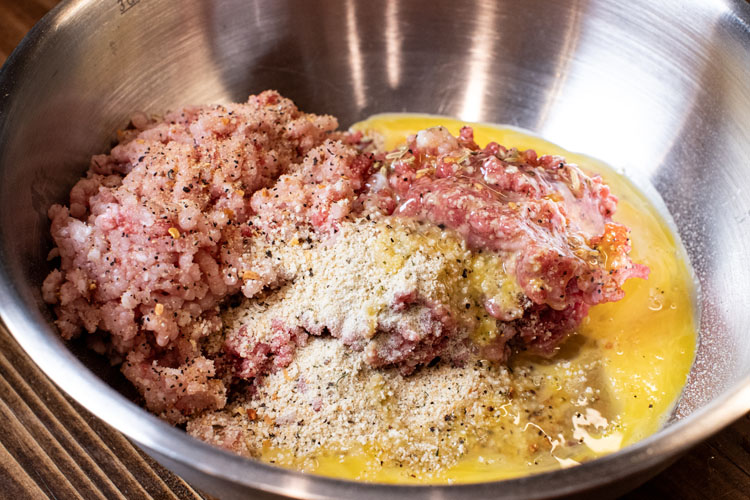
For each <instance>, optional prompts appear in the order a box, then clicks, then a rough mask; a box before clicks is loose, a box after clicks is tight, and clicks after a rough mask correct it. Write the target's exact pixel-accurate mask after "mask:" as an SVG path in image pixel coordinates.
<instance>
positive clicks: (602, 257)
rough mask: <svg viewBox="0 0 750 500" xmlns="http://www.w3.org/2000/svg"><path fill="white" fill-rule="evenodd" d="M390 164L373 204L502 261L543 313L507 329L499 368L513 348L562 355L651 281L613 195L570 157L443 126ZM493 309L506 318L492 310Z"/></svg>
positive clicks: (496, 353)
mask: <svg viewBox="0 0 750 500" xmlns="http://www.w3.org/2000/svg"><path fill="white" fill-rule="evenodd" d="M384 159H385V160H386V161H389V162H390V167H391V168H390V169H389V175H388V177H387V181H388V183H387V185H386V184H385V183H384V182H382V181H378V180H371V181H369V182H368V186H375V185H378V186H379V188H378V189H375V190H372V189H371V190H370V191H369V192H367V193H365V194H364V195H363V199H364V200H366V201H365V204H369V205H370V206H377V207H381V209H383V208H382V207H386V208H385V209H384V210H386V211H387V213H389V214H392V215H395V216H404V217H416V218H419V219H422V220H426V221H429V222H432V223H435V224H442V225H445V226H447V227H449V228H452V229H454V230H456V231H458V233H460V234H461V235H462V236H463V237H464V238H465V239H466V241H467V242H468V244H469V245H470V246H471V247H472V248H475V249H482V250H490V251H495V252H499V253H500V254H502V255H503V256H504V258H505V261H506V263H508V270H509V271H510V272H511V274H513V275H514V276H515V278H516V281H517V282H518V283H519V284H520V286H521V287H522V289H523V290H524V293H525V294H526V296H527V297H528V298H529V299H530V300H531V301H532V302H533V303H534V304H535V305H536V306H535V307H532V308H530V309H528V311H527V314H526V315H525V316H524V317H523V318H521V319H519V320H516V321H512V322H510V323H508V324H507V325H505V330H506V334H505V335H503V336H501V337H500V338H499V339H498V344H499V345H496V346H492V347H490V348H489V349H486V353H485V354H486V355H487V356H488V357H490V358H491V359H505V358H506V357H507V353H508V352H509V351H508V350H507V349H504V348H503V346H504V345H505V344H506V343H509V342H510V344H512V345H516V346H519V347H522V348H531V349H534V350H536V351H538V352H540V353H542V354H551V353H553V352H554V348H555V347H556V346H557V345H558V344H559V343H560V342H561V341H562V340H563V339H564V338H565V337H566V336H567V335H568V334H569V333H570V332H572V331H573V330H575V328H576V327H577V326H578V324H579V323H580V322H581V320H582V319H583V318H584V317H585V316H586V314H587V312H588V308H589V307H590V306H592V305H596V304H600V303H604V302H612V301H617V300H620V299H621V298H622V297H623V295H624V292H623V290H622V285H623V283H624V282H625V281H626V280H627V279H629V278H647V277H648V268H647V267H646V266H643V265H640V264H635V263H633V262H632V261H631V260H630V258H629V257H628V252H629V251H630V241H629V239H628V230H627V228H625V227H623V226H622V225H620V224H617V223H615V222H613V221H612V215H613V214H614V211H615V208H616V206H617V199H616V198H615V197H614V195H612V194H611V193H610V190H609V187H608V186H607V185H605V184H604V183H603V182H602V179H601V178H600V177H599V176H594V177H589V176H588V175H586V174H585V173H584V172H583V171H581V169H580V168H578V167H577V166H576V165H572V164H569V163H567V162H566V161H565V159H564V158H562V157H559V156H551V155H545V156H541V157H538V156H537V154H536V153H535V152H534V151H533V150H526V151H517V150H515V149H511V150H507V149H506V148H505V147H503V146H501V145H498V144H496V143H490V144H488V145H487V146H486V147H485V148H484V149H481V148H479V146H477V144H476V143H475V142H474V139H473V131H472V129H471V128H470V127H464V128H463V129H462V130H461V133H460V135H459V137H453V136H452V135H451V134H450V133H449V132H448V131H447V130H446V129H444V128H442V127H436V128H432V129H428V130H423V131H421V132H419V133H418V134H417V135H415V136H413V137H411V138H410V139H409V141H408V143H407V145H406V146H405V147H404V148H402V150H401V151H400V152H395V154H394V153H391V154H389V155H386V156H385V157H384ZM486 309H487V311H488V313H489V314H490V315H492V316H494V317H496V318H498V319H499V320H505V319H506V318H505V317H504V316H503V313H502V311H496V310H495V309H494V308H493V307H492V304H486ZM501 353H502V354H501Z"/></svg>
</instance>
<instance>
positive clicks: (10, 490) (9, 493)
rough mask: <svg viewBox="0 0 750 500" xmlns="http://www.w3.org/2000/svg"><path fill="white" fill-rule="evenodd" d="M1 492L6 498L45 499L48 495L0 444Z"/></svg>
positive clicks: (0, 443)
mask: <svg viewBox="0 0 750 500" xmlns="http://www.w3.org/2000/svg"><path fill="white" fill-rule="evenodd" d="M0 491H2V492H3V495H4V496H6V498H19V499H20V498H43V497H45V496H47V494H46V493H45V492H44V491H43V490H42V489H41V488H40V487H39V485H37V484H36V483H35V482H34V481H32V480H31V477H29V475H28V474H26V471H25V470H23V468H22V467H21V464H19V463H18V461H16V459H15V457H13V455H11V454H10V452H9V451H8V450H7V448H5V446H4V445H3V444H2V442H0Z"/></svg>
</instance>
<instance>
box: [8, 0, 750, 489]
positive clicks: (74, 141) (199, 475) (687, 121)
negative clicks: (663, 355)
mask: <svg viewBox="0 0 750 500" xmlns="http://www.w3.org/2000/svg"><path fill="white" fill-rule="evenodd" d="M266 88H276V89H278V90H279V91H281V92H282V93H283V94H284V95H287V96H289V97H291V98H293V99H294V100H295V101H296V102H297V103H298V104H299V105H300V106H301V107H302V108H303V109H305V110H309V111H316V112H328V113H332V114H335V115H337V116H338V117H339V118H340V119H341V122H342V124H343V125H347V124H349V123H351V122H353V121H356V120H358V119H361V118H363V117H365V116H367V115H369V114H371V113H375V112H382V111H413V112H431V113H442V114H449V115H455V116H458V117H461V118H463V119H466V120H482V121H491V122H501V123H510V124H514V125H518V126H521V127H525V128H528V129H531V130H533V131H535V132H538V133H539V134H541V135H542V136H544V137H546V138H548V139H550V140H552V141H554V142H557V143H559V144H561V145H563V146H564V147H566V148H568V149H571V150H577V151H582V152H586V153H588V154H590V155H593V156H597V157H599V158H601V159H603V160H605V161H607V162H609V163H610V164H612V165H615V166H617V167H622V168H624V169H626V171H628V172H629V173H630V175H631V176H633V177H634V178H636V179H637V180H641V181H650V182H651V183H652V184H653V185H654V186H655V187H656V190H657V191H658V192H659V193H660V194H661V196H662V197H663V199H664V201H665V203H666V205H667V207H668V208H669V210H670V211H671V213H672V214H673V216H674V218H675V221H676V225H677V227H678V229H679V232H680V235H681V236H682V238H683V240H684V242H685V244H686V246H687V250H688V253H689V255H690V257H691V259H692V262H693V264H694V266H695V269H696V272H697V277H698V280H699V282H700V286H701V290H702V301H701V306H700V309H701V344H700V349H699V352H698V358H697V361H696V363H695V366H694V368H693V370H692V372H691V376H690V380H689V383H688V387H687V389H686V391H685V394H684V396H683V398H682V401H681V402H680V404H679V406H678V408H677V410H676V412H675V416H674V418H673V419H672V421H671V422H670V423H669V425H668V426H667V427H666V428H665V429H663V430H662V431H661V432H659V433H658V434H656V435H654V436H652V437H650V438H648V439H646V440H644V441H642V442H640V443H638V444H636V445H634V446H631V447H629V448H627V449H625V450H623V451H621V452H619V453H616V454H614V455H610V456H608V457H606V458H602V459H599V460H595V461H593V462H590V463H586V464H584V465H581V466H579V467H575V468H572V469H568V470H563V471H557V472H550V473H545V474H541V475H537V476H531V477H525V478H521V479H514V480H509V481H503V482H501V483H482V484H474V485H463V486H445V487H415V486H410V487H406V486H385V485H369V484H362V483H354V482H347V481H338V480H332V479H324V478H320V477H315V476H311V475H305V474H300V473H296V472H290V471H287V470H282V469H278V468H275V467H271V466H269V465H265V464H261V463H257V462H254V461H251V460H246V459H243V458H240V457H236V456H231V455H229V454H227V453H224V452H223V451H220V450H218V449H214V448H212V447H210V446H208V445H205V444H203V443H200V442H198V441H195V440H193V439H192V438H190V437H188V436H187V435H185V434H184V433H182V432H180V431H178V430H176V429H173V428H171V427H169V426H168V425H167V424H165V423H163V422H161V421H159V420H157V419H156V418H154V417H152V416H150V415H149V414H147V413H146V412H145V411H144V410H141V409H140V408H139V407H137V406H136V405H134V404H133V403H131V402H130V401H129V400H128V399H127V398H126V397H125V396H123V395H122V394H121V393H120V392H118V391H116V390H115V389H113V388H112V387H111V385H110V384H109V383H116V382H117V377H116V375H115V374H116V371H115V372H114V373H113V372H112V371H108V370H106V369H105V368H104V367H103V366H102V362H101V360H97V359H96V358H94V357H91V356H88V355H87V354H86V353H85V351H84V350H83V349H77V348H75V346H74V347H73V348H72V349H70V348H69V347H68V346H66V345H65V344H63V343H62V342H61V341H60V339H59V338H58V335H57V333H56V332H55V330H54V329H53V328H52V327H51V326H50V319H51V317H50V314H49V311H48V310H47V308H46V307H45V306H44V304H43V303H42V300H41V297H40V291H39V285H40V283H41V280H42V279H43V277H44V275H45V273H46V272H47V264H46V262H45V256H46V252H47V250H48V249H49V246H50V241H49V237H48V221H47V217H46V209H47V207H48V206H49V205H50V204H51V203H53V202H57V201H61V200H64V199H65V197H66V195H67V193H68V191H69V189H70V187H71V186H72V185H73V183H74V182H75V180H76V178H78V177H79V176H80V175H81V174H82V173H83V172H84V170H85V168H86V164H87V160H88V157H89V156H90V155H91V154H94V153H98V152H102V151H105V150H107V148H108V147H109V146H110V141H111V140H112V138H113V137H114V133H115V130H116V129H117V128H118V127H122V126H123V125H125V124H126V123H127V120H128V116H129V114H130V113H131V112H132V111H133V110H144V111H151V112H158V111H163V110H165V109H168V108H173V107H176V106H178V105H182V104H190V103H208V102H216V101H230V100H244V99H245V98H246V96H247V95H248V94H249V93H254V92H257V91H260V90H263V89H266ZM748 230H750V6H749V5H748V4H747V3H745V2H744V1H741V0H690V1H687V0H662V1H659V2H652V1H650V0H636V1H630V2H621V1H619V0H606V1H605V0H600V1H598V0H577V1H576V0H571V1H569V2H550V1H547V0H534V1H530V0H525V1H520V0H519V1H512V0H504V1H493V0H468V1H466V2H455V1H435V0H424V1H422V0H420V1H414V0H412V1H408V2H407V1H404V2H400V1H397V0H383V1H378V2H361V1H359V2H358V1H355V0H341V1H336V0H328V1H319V2H313V1H310V0H276V1H272V0H267V1H261V0H257V1H249V0H226V1H210V0H205V1H198V0H196V1H180V2H175V1H166V0H165V1H157V0H140V1H139V0H110V1H106V2H104V1H96V0H69V1H67V2H64V3H63V4H62V5H60V6H59V7H58V8H56V9H55V10H54V11H53V12H52V13H50V14H49V15H48V16H47V17H45V18H44V19H43V20H42V21H41V22H40V23H39V24H38V25H37V26H36V27H35V28H34V30H33V31H32V32H31V33H30V34H29V35H28V36H27V37H26V39H25V40H24V42H23V43H22V44H21V46H20V47H19V48H18V49H17V50H16V52H14V53H13V55H12V56H11V58H10V59H9V60H8V62H7V63H6V65H5V66H4V67H3V69H2V72H0V299H1V304H2V307H1V309H2V318H3V320H4V321H5V322H6V324H7V325H8V327H9V328H10V330H11V331H12V332H13V334H14V335H15V337H16V338H17V339H18V341H19V342H20V343H21V345H22V346H23V347H24V348H25V349H26V351H27V352H28V353H29V354H30V355H31V356H32V358H33V359H34V360H35V361H36V362H37V363H38V364H39V366H40V367H41V368H42V369H43V370H44V371H45V372H46V373H47V374H48V375H49V376H50V377H51V378H52V379H53V380H54V381H55V382H56V383H57V384H58V385H59V386H60V387H62V389H64V390H65V391H66V392H68V393H69V394H70V395H71V396H72V397H73V398H75V399H76V400H78V401H79V402H80V403H81V404H83V406H85V407H86V408H87V409H89V410H90V411H92V412H93V413H94V414H96V415H98V416H99V417H101V418H102V419H104V420H105V421H106V422H108V423H109V424H111V425H112V426H114V427H115V428H117V429H119V430H120V431H122V432H124V433H125V434H126V435H128V436H129V437H131V438H132V439H134V440H135V441H137V442H138V443H140V444H141V445H142V446H143V447H144V448H146V449H147V450H149V452H150V453H151V454H152V455H153V456H154V457H156V458H157V459H158V460H159V461H161V462H162V463H164V464H166V465H167V466H168V467H170V468H171V469H173V470H175V471H176V472H178V473H180V474H182V475H183V476H185V477H186V478H187V479H188V480H189V481H192V482H193V483H194V484H195V485H196V486H198V487H200V488H203V489H205V490H206V491H207V492H211V493H214V494H217V495H220V496H223V497H225V498H234V497H242V496H244V495H248V494H252V495H254V498H260V497H272V496H273V495H289V496H294V497H308V498H320V499H323V498H353V497H355V496H356V497H357V498H360V499H362V500H364V499H370V498H372V499H375V498H377V499H380V498H394V499H395V498H410V499H418V498H428V497H429V498H448V497H450V498H469V497H472V498H473V497H475V496H481V497H498V498H500V497H502V498H521V497H523V498H541V497H551V496H562V495H570V494H575V493H581V492H588V493H590V494H592V495H593V494H597V495H599V494H602V493H605V494H609V495H615V494H617V493H621V492H622V491H624V490H625V489H627V488H629V487H633V486H635V485H637V484H638V482H639V481H642V480H645V479H646V478H647V477H649V476H651V475H654V474H656V473H657V472H658V471H659V470H661V469H662V468H664V467H665V466H666V465H667V464H668V463H669V462H670V461H672V460H674V459H675V457H676V456H677V455H678V454H679V453H680V452H682V451H684V450H685V449H687V448H688V447H690V446H691V445H694V444H695V443H697V442H698V441H700V440H701V439H704V438H706V437H707V436H708V435H710V434H711V433H713V432H715V431H717V430H718V429H720V428H721V427H722V426H724V425H726V424H728V423H729V422H731V421H732V420H733V419H735V418H737V417H738V416H740V415H741V414H742V413H744V412H746V411H748V410H750V335H748V333H747V331H748V325H750V308H748V307H747V306H746V301H747V297H748V295H750V266H748V265H747V262H748V258H750V238H749V237H748V236H747V234H748ZM91 369H93V370H94V372H95V373H96V374H95V373H94V372H92V370H91ZM108 382H109V383H108ZM261 492H263V493H261ZM264 493H265V494H264Z"/></svg>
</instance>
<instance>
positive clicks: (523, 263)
mask: <svg viewBox="0 0 750 500" xmlns="http://www.w3.org/2000/svg"><path fill="white" fill-rule="evenodd" d="M337 126H338V124H337V121H336V119H335V118H333V117H331V116H320V115H313V114H307V113H304V112H301V111H300V110H299V109H297V107H296V106H295V105H294V104H293V103H292V102H291V101H290V100H288V99H285V98H283V97H281V96H280V95H279V94H278V93H276V92H274V91H266V92H263V93H261V94H259V95H257V96H251V97H250V98H249V100H248V101H247V102H246V103H244V104H230V105H227V106H203V107H189V108H184V109H181V110H179V111H177V112H172V113H169V114H167V115H166V116H165V117H163V118H155V117H152V118H149V117H147V116H145V115H141V114H139V115H136V116H134V117H133V119H132V121H131V124H130V126H129V127H128V128H127V129H126V130H123V131H120V132H119V133H118V139H119V144H118V145H117V146H115V147H114V148H113V149H112V151H111V152H110V153H109V154H106V155H97V156H94V157H93V158H92V159H91V164H90V167H89V170H88V171H87V173H86V176H85V177H84V178H83V179H81V180H80V181H79V182H78V183H77V184H76V185H75V186H74V187H73V189H72V190H71V193H70V200H69V203H68V205H67V206H64V205H54V206H52V207H51V208H50V210H49V216H50V219H51V221H52V222H51V232H52V237H53V239H54V241H55V244H56V247H55V248H54V249H53V250H52V253H51V257H52V258H57V257H59V264H58V265H57V266H56V268H55V269H54V270H53V271H52V272H51V273H50V274H49V276H48V277H47V279H46V280H45V282H44V285H43V296H44V299H45V300H46V301H47V302H48V303H49V304H52V306H53V308H54V311H55V314H56V317H57V321H56V323H57V326H58V328H59V330H60V333H61V334H62V336H63V337H64V338H65V339H71V338H74V337H77V336H80V335H86V339H87V341H88V342H89V344H90V345H91V347H92V348H93V349H95V350H96V351H97V352H99V353H101V354H104V355H106V356H108V358H109V359H110V360H111V362H112V363H113V364H117V365H120V366H121V369H122V372H123V374H124V375H125V377H126V378H127V379H128V380H129V381H130V382H132V384H133V385H134V386H135V388H136V389H137V390H138V391H139V393H140V394H141V395H142V397H143V402H144V404H145V406H146V407H147V408H148V409H149V410H150V411H151V412H153V413H155V414H157V415H159V416H161V417H162V418H164V419H165V420H167V421H169V422H171V423H173V424H186V428H187V430H188V432H190V433H191V434H193V435H195V436H196V437H199V438H200V439H204V440H206V441H209V442H213V443H216V444H218V445H221V446H224V447H226V448H229V449H231V450H233V451H235V452H237V453H241V454H245V455H249V456H261V455H262V454H263V450H264V449H265V448H268V447H275V448H283V449H285V450H290V451H289V452H290V453H292V454H297V455H299V456H303V455H305V454H308V455H309V452H310V449H311V447H312V448H314V447H316V446H322V445H321V443H320V440H319V439H316V438H315V435H316V434H317V435H320V431H321V429H320V425H322V424H321V423H320V422H319V420H321V419H318V423H317V424H316V425H314V426H311V425H309V424H310V423H312V422H315V421H316V420H315V419H316V415H324V414H325V415H329V416H330V418H326V419H325V420H326V423H327V425H332V424H333V425H334V427H335V428H336V432H333V433H330V434H329V435H331V436H338V437H336V440H338V441H341V440H342V439H343V438H341V436H346V435H347V434H348V435H350V436H351V438H350V440H351V441H352V442H354V441H357V440H358V441H359V442H360V444H362V445H364V444H365V441H367V440H366V439H363V438H361V436H360V437H357V435H356V432H355V431H354V429H356V428H357V425H360V426H361V425H362V422H369V423H368V424H367V425H366V426H365V427H368V428H369V429H370V430H372V429H376V428H377V426H378V425H379V424H378V423H377V422H376V421H377V420H378V418H379V417H378V415H380V414H382V412H378V411H374V410H373V411H369V410H368V408H370V409H371V410H372V408H373V405H374V404H376V402H377V401H385V400H391V401H393V400H394V398H395V400H396V401H397V402H398V404H397V405H396V406H394V407H393V408H398V411H400V412H401V413H402V414H403V415H404V416H403V419H407V420H408V419H415V418H421V420H422V421H423V422H424V421H427V420H429V418H430V414H431V412H429V411H427V410H422V412H423V413H425V415H422V417H418V415H420V413H419V412H418V411H416V409H415V408H416V407H420V408H423V407H424V406H425V404H426V403H425V404H422V406H419V405H420V404H421V403H420V398H422V395H423V394H428V393H429V392H430V387H432V388H433V391H432V392H433V393H435V394H437V391H438V390H437V387H438V386H445V385H446V384H448V385H450V384H454V385H455V387H453V386H451V387H453V389H455V391H457V392H456V394H469V393H470V394H473V396H472V397H473V398H474V399H473V400H472V403H471V404H472V405H476V404H481V403H482V397H481V394H482V390H484V391H485V392H484V393H485V394H486V393H487V390H490V391H494V392H496V393H497V392H498V391H500V392H502V388H503V387H504V388H505V390H507V388H508V373H507V371H506V369H505V364H506V363H507V362H508V359H509V357H510V356H511V355H512V354H513V353H515V352H518V351H530V352H533V353H537V354H540V355H542V356H552V355H553V354H555V353H556V351H557V350H558V349H559V348H560V345H561V343H562V342H563V341H564V340H565V339H566V338H567V337H569V336H570V335H571V333H573V332H574V331H575V330H576V328H577V327H578V325H579V324H580V323H581V321H582V320H583V318H584V317H585V316H586V315H587V312H588V309H589V308H590V307H591V306H594V305H596V304H600V303H604V302H612V301H616V300H619V299H620V298H622V297H623V293H624V292H623V290H622V285H623V283H624V282H625V281H626V280H627V279H629V278H633V277H639V278H645V277H647V275H648V269H647V268H646V267H645V266H642V265H638V264H634V263H633V262H631V260H630V258H629V257H628V252H629V250H630V245H629V239H628V229H627V228H625V227H623V226H622V225H620V224H618V223H616V222H613V220H612V215H613V213H614V211H615V208H616V205H617V200H616V198H615V197H614V196H613V195H612V194H611V193H610V190H609V188H608V187H607V186H606V185H605V184H604V183H603V182H602V180H601V179H600V178H599V177H598V176H590V175H587V174H586V173H584V172H583V171H582V170H581V169H580V168H579V167H577V166H576V165H573V164H569V163H567V162H566V161H565V159H564V158H562V157H559V156H537V154H536V153H535V152H534V151H532V150H526V151H518V150H516V149H507V148H505V147H503V146H501V145H499V144H496V143H490V144H488V145H487V146H486V147H484V148H481V147H479V146H478V145H477V144H476V143H475V142H474V139H473V133H472V129H471V128H469V127H465V128H463V129H462V130H461V133H460V134H459V135H458V136H457V137H456V136H453V135H451V134H450V133H449V132H448V131H447V130H446V129H444V128H442V127H436V128H431V129H427V130H423V131H420V132H419V133H418V134H416V135H415V136H410V137H408V138H405V141H406V142H405V145H404V146H402V147H401V148H399V149H397V150H395V151H382V150H380V149H379V148H378V147H377V141H376V140H373V138H367V137H363V135H362V134H361V133H359V132H338V131H336V129H337ZM446 377H447V378H446ZM331 384H333V385H331ZM342 384H343V385H342ZM386 386H387V388H386ZM488 388H489V389H488ZM499 388H500V389H499ZM334 389H335V390H334ZM339 389H340V390H339ZM529 390H531V389H529ZM368 391H370V392H368ZM372 391H374V392H372ZM467 391H468V392H467ZM363 394H375V396H372V397H370V396H368V397H367V398H364V397H363ZM378 394H380V396H378ZM435 394H433V396H434V395H435ZM440 394H444V401H443V403H444V405H448V406H447V407H446V408H448V409H447V410H445V411H447V412H448V413H445V414H441V415H439V418H440V419H443V420H442V421H441V422H442V423H441V424H440V425H441V426H443V427H444V426H445V424H446V422H450V419H448V420H446V419H447V418H448V417H447V415H449V414H450V415H453V414H454V413H455V412H456V411H458V410H457V409H456V408H453V407H452V406H451V405H455V404H456V401H458V400H457V399H456V395H455V394H453V395H452V396H451V395H450V394H451V393H450V391H448V392H445V391H443V392H440ZM478 395H479V396H478ZM285 398H286V399H285ZM273 402H275V403H273ZM422 403H424V402H422ZM410 405H411V406H410ZM415 405H416V406H415ZM469 406H471V405H469ZM469 406H467V405H464V406H463V407H462V408H463V410H462V411H464V412H465V411H466V408H467V407H469ZM368 411H369V413H368ZM394 411H396V410H392V411H391V413H393V412H394ZM264 412H267V413H268V414H267V415H265V416H264ZM326 412H328V413H326ZM302 415H307V416H306V417H303V416H302ZM352 415H359V416H361V418H360V419H359V421H358V422H357V423H355V422H353V421H352V418H353V417H352ZM394 418H396V417H394ZM399 418H401V417H399ZM305 419H306V421H307V422H308V426H307V427H306V428H307V429H309V430H307V431H305V432H307V434H305V435H302V436H301V435H300V429H302V428H303V427H305ZM368 419H369V420H368ZM334 420H335V422H334ZM300 422H302V423H300ZM389 425H390V424H389ZM414 428H415V427H414V425H412V424H409V423H407V424H404V425H403V426H402V431H400V432H402V433H406V434H404V435H402V436H401V437H400V438H398V439H401V440H402V441H403V440H404V439H405V440H406V441H404V442H409V443H410V445H409V446H410V447H411V448H410V449H423V450H426V451H425V453H427V454H432V455H434V453H433V451H434V447H439V446H441V443H440V442H439V440H436V439H432V438H430V437H429V436H430V435H433V434H434V433H435V431H434V427H433V431H429V428H428V431H425V432H426V433H425V434H424V435H423V436H422V437H417V438H415V436H416V434H415V435H414V436H408V429H414ZM264 429H265V430H264ZM274 429H276V430H274ZM390 429H391V430H393V426H392V425H391V427H390ZM386 431H387V429H386ZM352 432H355V434H354V435H352V434H351V433H352ZM368 432H369V431H368ZM431 433H432V434H431ZM302 434H304V432H303V433H302ZM269 436H270V437H269ZM292 436H296V440H297V441H295V438H293V437H292ZM404 436H406V437H404ZM276 437H277V438H276ZM274 438H276V440H275V441H274V440H273V439H274ZM407 438H408V439H407ZM269 439H270V440H271V441H269ZM394 439H396V438H394ZM310 440H312V444H310V443H309V442H310ZM302 441H305V442H307V444H303V443H302ZM425 443H427V444H425ZM430 443H431V444H430ZM327 444H328V445H332V444H335V443H333V442H330V443H327ZM339 444H341V443H340V442H339ZM453 444H455V443H452V445H453ZM342 446H343V445H342ZM420 447H421V448H420ZM460 447H461V446H460V445H458V446H454V448H455V449H459V448H460ZM417 455H419V456H418V457H417V456H416V455H415V457H416V458H414V460H416V461H419V460H422V461H423V462H424V460H425V459H424V456H426V455H425V454H417ZM420 457H421V458H420ZM399 460H406V458H404V457H403V456H402V457H401V458H399ZM433 465H434V464H433Z"/></svg>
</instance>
